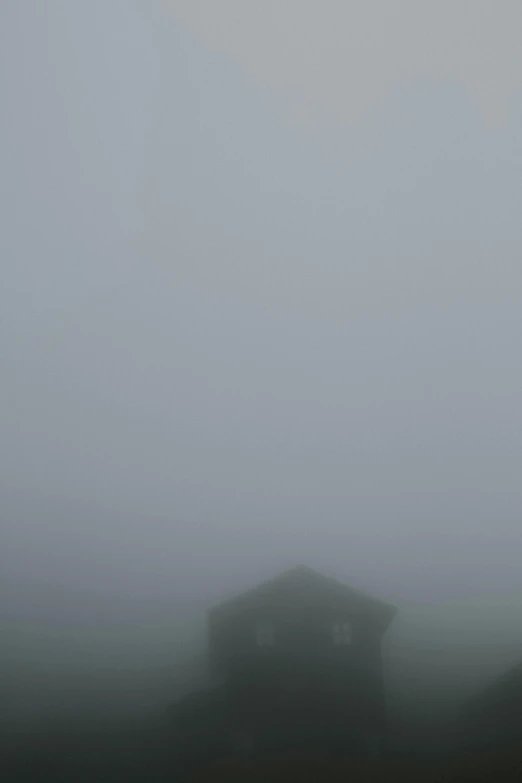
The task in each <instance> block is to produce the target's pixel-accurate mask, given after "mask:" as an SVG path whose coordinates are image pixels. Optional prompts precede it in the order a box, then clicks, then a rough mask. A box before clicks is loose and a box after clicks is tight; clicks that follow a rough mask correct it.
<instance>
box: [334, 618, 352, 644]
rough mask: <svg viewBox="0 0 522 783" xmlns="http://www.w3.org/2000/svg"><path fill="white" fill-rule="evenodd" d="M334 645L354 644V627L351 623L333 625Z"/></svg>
mask: <svg viewBox="0 0 522 783" xmlns="http://www.w3.org/2000/svg"><path fill="white" fill-rule="evenodd" d="M332 635H333V641H334V644H351V643H352V626H351V624H350V623H344V622H343V623H334V625H333V634H332Z"/></svg>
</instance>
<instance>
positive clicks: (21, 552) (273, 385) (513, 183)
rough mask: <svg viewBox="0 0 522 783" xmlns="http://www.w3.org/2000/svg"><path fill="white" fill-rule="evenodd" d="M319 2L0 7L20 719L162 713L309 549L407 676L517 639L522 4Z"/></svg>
mask: <svg viewBox="0 0 522 783" xmlns="http://www.w3.org/2000/svg"><path fill="white" fill-rule="evenodd" d="M323 5H324V7H325V8H326V7H327V10H326V11H325V12H324V14H323V11H322V10H319V4H313V3H302V4H301V3H299V4H296V3H288V4H282V8H281V12H280V13H279V10H278V4H272V3H264V4H263V8H265V7H266V8H267V9H268V10H267V11H266V14H267V15H266V16H263V13H264V12H261V11H259V10H256V8H260V6H259V5H258V4H254V3H248V2H243V3H241V9H242V10H241V13H238V6H237V4H235V3H233V2H227V3H225V2H224V3H222V4H221V3H220V4H212V3H204V2H195V0H194V1H193V0H191V3H190V7H189V4H188V3H185V2H179V3H178V2H163V3H160V2H152V0H151V1H149V2H138V0H136V1H135V2H134V1H133V2H124V1H123V0H111V1H110V2H108V1H107V0H90V2H89V3H69V2H65V0H48V1H47V2H46V3H45V4H41V3H39V2H37V1H36V0H6V2H4V3H3V4H2V9H1V11H0V22H1V23H0V37H1V38H0V58H1V65H0V78H1V82H0V90H1V105H2V112H1V115H0V116H1V126H0V128H1V129H0V156H1V170H2V177H1V194H2V196H1V198H2V209H1V212H0V214H1V224H2V228H1V232H0V265H1V272H2V274H1V285H0V313H1V332H0V346H1V350H0V359H1V363H2V368H1V371H2V390H1V394H0V421H1V439H0V444H1V471H0V492H1V497H2V545H1V554H0V557H1V573H2V599H1V600H2V616H3V618H4V623H5V639H6V643H5V645H3V652H2V657H3V658H4V662H3V663H2V666H3V668H4V673H6V674H5V676H4V683H5V692H6V693H7V699H5V700H4V703H5V704H7V712H8V715H9V716H17V717H20V716H22V717H24V716H25V717H28V718H33V717H34V716H35V715H37V714H38V715H45V714H47V713H51V712H53V711H54V712H56V711H59V710H62V711H63V710H65V711H70V710H76V711H78V712H81V711H85V710H90V709H92V708H93V707H92V704H94V707H95V708H96V709H99V705H100V704H101V703H103V705H104V710H109V709H115V710H116V709H125V710H132V711H138V710H141V709H146V710H150V709H163V706H164V705H168V704H169V703H170V702H171V701H172V699H173V698H175V696H176V695H177V694H179V693H180V692H181V691H184V690H187V689H188V688H190V687H192V686H193V684H194V683H199V682H201V681H204V679H205V664H204V620H205V611H206V608H207V607H208V606H209V605H210V604H212V603H214V602H215V601H218V600H220V599H221V598H223V597H225V596H228V595H231V594H233V593H234V592H236V591H240V590H242V589H244V588H247V587H250V586H252V585H254V584H256V583H257V582H260V581H262V580H263V579H265V578H268V577H270V576H273V575H275V574H277V573H278V572H279V571H281V570H283V569H284V568H287V567H290V566H292V565H295V564H297V563H302V562H304V563H307V564H309V565H310V566H312V567H313V568H316V569H317V570H319V571H323V572H324V573H326V574H328V575H331V576H333V577H336V578H338V579H341V580H342V581H345V582H347V583H349V584H351V585H353V586H354V587H358V588H361V589H363V590H368V591H369V592H371V593H373V594H375V595H376V596H378V597H381V598H383V599H386V600H388V601H390V602H392V603H394V604H396V605H397V606H398V607H399V610H400V611H399V614H398V615H397V619H396V621H394V625H393V627H392V628H391V629H390V633H389V638H388V639H387V652H386V655H387V658H386V660H387V666H388V668H389V678H390V683H393V687H394V688H395V689H396V691H397V692H398V691H401V692H403V691H404V689H410V692H411V693H413V692H415V693H419V692H421V691H423V689H424V685H423V684H422V683H423V682H426V681H427V680H429V681H430V682H431V683H432V685H433V684H436V687H439V684H440V681H441V680H444V682H446V683H448V682H449V681H450V680H451V681H452V682H453V681H454V682H457V681H459V682H462V677H463V672H464V671H466V672H467V679H466V683H465V688H466V689H467V691H466V692H470V693H471V692H472V691H473V690H474V688H477V687H481V686H482V684H484V683H485V682H487V681H489V678H491V677H494V676H496V675H497V674H498V673H500V672H501V671H503V670H504V668H505V667H506V666H508V665H511V664H512V663H514V662H517V661H518V660H520V659H522V625H521V623H520V616H521V614H520V613H521V611H522V582H521V576H520V547H521V544H522V525H521V509H522V483H521V482H520V473H521V457H522V437H521V424H522V420H521V412H520V399H521V393H522V368H521V364H520V360H519V353H520V350H519V342H520V329H521V326H522V324H521V315H520V312H521V309H520V291H521V290H522V288H521V287H522V270H521V267H520V253H521V249H522V242H521V234H520V225H519V223H520V220H519V208H520V204H521V203H522V177H521V167H522V141H521V140H522V133H521V130H522V101H521V81H522V69H521V68H520V65H521V64H520V56H519V47H518V45H517V44H518V42H517V41H516V40H515V38H514V36H513V31H514V30H515V29H519V26H520V22H521V21H522V19H521V16H520V14H521V12H520V7H519V5H518V4H517V3H512V2H507V0H506V2H501V1H500V0H496V2H495V3H493V2H482V3H479V2H476V3H466V2H461V3H460V4H459V3H453V4H452V8H453V5H455V6H458V13H455V16H453V14H450V11H449V4H446V3H438V4H437V8H438V9H439V10H438V11H437V15H436V16H437V18H436V19H435V21H433V20H432V21H433V25H432V35H433V38H432V39H431V38H430V39H429V40H430V47H431V48H430V47H428V49H426V46H424V45H423V43H422V42H423V41H425V40H426V35H428V34H427V32H426V21H425V20H424V19H422V20H421V19H420V18H419V16H418V14H416V13H414V12H413V10H412V8H413V6H412V4H411V3H406V2H403V3H398V4H397V16H396V18H395V20H394V21H393V25H392V26H391V27H390V33H389V35H386V34H385V33H384V32H383V30H384V21H383V18H381V15H382V13H383V8H384V6H385V5H386V4H382V3H378V2H375V3H374V4H373V5H372V9H373V11H372V13H374V16H372V17H371V19H370V17H367V16H366V15H365V14H366V12H363V9H362V8H361V7H360V4H358V3H354V4H353V6H352V5H350V4H339V3H333V2H332V3H330V4H328V3H325V4H321V9H322V8H323ZM254 6H255V8H254ZM341 6H343V8H344V10H343V8H341ZM345 6H346V7H345ZM218 7H219V8H220V9H222V10H221V11H219V12H218V11H216V9H217V8H218ZM347 8H350V9H351V10H346V9H347ZM477 8H478V9H479V12H477V13H478V15H475V11H474V10H473V9H477ZM283 9H284V10H283ZM270 14H271V16H270ZM351 14H352V15H351ZM376 19H377V20H379V19H380V20H381V21H380V22H379V23H377V22H375V20H376ZM374 23H375V30H376V32H375V35H373V33H372V30H373V27H372V25H373V24H374ZM452 24H454V26H453V27H452ZM517 24H518V27H517ZM386 29H387V28H386ZM448 30H449V33H448ZM469 30H473V31H474V33H473V36H471V34H470V36H468V31H469ZM314 31H315V32H314ZM340 31H341V32H340ZM345 31H346V38H345V36H344V32H345ZM451 31H453V32H454V36H453V38H452V37H451V35H450V33H451ZM314 35H315V36H316V37H315V38H314ZM437 36H439V37H437ZM428 38H429V35H428ZM356 40H357V41H359V42H361V41H368V42H369V43H368V45H367V46H366V45H363V43H360V45H357V46H356V45H355V41H356ZM329 41H334V42H335V46H333V45H332V52H333V53H332V54H331V56H329V55H327V52H328V51H330V50H329V48H328V42H329ZM287 42H289V44H288V47H286V43H287ZM350 42H352V44H353V45H351V44H350ZM466 42H467V43H466ZM477 42H478V43H477ZM443 47H445V48H443ZM441 51H443V52H444V54H443V55H441ZM398 52H400V53H401V54H400V56H399V54H398ZM427 52H428V53H427ZM430 52H431V54H430ZM471 659H472V660H473V663H472V664H470V660H471ZM442 662H443V663H442ZM413 673H415V675H414V674H413ZM452 678H453V679H452ZM448 687H449V686H448Z"/></svg>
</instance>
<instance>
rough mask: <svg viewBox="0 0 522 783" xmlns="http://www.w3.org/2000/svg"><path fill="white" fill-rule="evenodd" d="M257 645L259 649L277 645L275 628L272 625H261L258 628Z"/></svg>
mask: <svg viewBox="0 0 522 783" xmlns="http://www.w3.org/2000/svg"><path fill="white" fill-rule="evenodd" d="M256 644H257V646H258V647H272V646H273V645H274V644H275V628H274V626H273V625H272V623H260V624H259V625H257V626H256Z"/></svg>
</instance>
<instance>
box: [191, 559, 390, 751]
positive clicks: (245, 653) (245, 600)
mask: <svg viewBox="0 0 522 783" xmlns="http://www.w3.org/2000/svg"><path fill="white" fill-rule="evenodd" d="M395 611H396V610H395V607H393V606H391V605H390V604H388V603H385V602H383V601H380V600H377V599H375V598H373V597H371V596H368V595H366V594H364V593H361V592H359V591H357V590H354V589H352V588H350V587H348V586H346V585H344V584H342V583H340V582H337V581H336V580H334V579H330V578H327V577H325V576H322V575H321V574H319V573H317V572H315V571H313V570H312V569H310V568H307V567H304V566H299V567H297V568H293V569H291V570H290V571H286V572H285V573H283V574H281V575H280V576H278V577H277V578H275V579H273V580H270V581H268V582H265V583H263V584H261V585H260V586H258V587H255V588H254V589H251V590H249V591H248V592H245V593H242V594H241V595H238V596H237V597H234V598H232V599H230V600H227V601H225V602H223V603H221V604H219V605H217V606H214V607H213V608H211V609H210V611H209V613H208V652H209V663H210V667H211V670H212V673H213V676H214V677H215V680H216V682H217V689H214V690H213V691H212V695H210V691H209V692H208V694H209V700H210V701H211V702H212V703H213V704H216V703H218V702H219V703H220V704H221V710H222V713H221V716H222V718H221V721H218V722H219V723H220V728H221V731H222V732H225V733H227V734H228V736H229V737H234V738H235V739H236V740H237V741H238V742H241V744H242V746H243V747H251V746H252V745H254V746H256V747H263V746H272V745H274V744H275V745H278V744H282V745H284V746H285V745H288V744H289V743H290V744H294V743H296V742H297V743H301V742H307V743H308V742H312V741H315V740H319V741H327V742H337V743H339V745H340V746H342V747H346V746H347V745H348V744H353V745H357V746H359V747H360V746H361V744H362V743H365V745H366V747H368V746H370V747H372V748H374V749H377V748H378V747H379V746H381V745H382V743H383V741H384V739H385V735H386V707H385V693H384V683H383V671H382V661H381V639H382V637H383V634H384V633H385V632H386V629H387V628H388V626H389V624H390V622H391V620H392V618H393V616H394V614H395ZM218 692H219V693H220V694H221V695H220V697H219V698H218V697H217V696H216V693H218ZM192 703H193V704H194V703H195V702H194V700H193V702H192ZM203 712H204V710H203V711H202V710H201V709H200V712H199V714H200V716H202V714H203ZM201 722H202V723H203V724H205V725H208V721H206V720H205V719H202V720H201ZM215 723H216V721H215V720H214V725H215Z"/></svg>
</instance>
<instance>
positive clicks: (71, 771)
mask: <svg viewBox="0 0 522 783" xmlns="http://www.w3.org/2000/svg"><path fill="white" fill-rule="evenodd" d="M5 739H6V734H5V732H4V740H5ZM9 739H10V741H9V743H8V744H9V748H4V754H3V759H2V768H1V770H0V773H1V777H0V779H1V780H2V781H5V782H6V783H9V782H10V781H13V782H14V781H28V783H30V782H32V781H53V783H59V781H64V782H65V781H67V782H68V783H69V781H70V782H71V783H73V782H76V781H78V783H81V782H82V781H98V782H100V783H103V781H129V782H130V783H132V781H151V782H152V781H177V780H179V781H183V780H186V781H187V782H188V781H193V783H198V782H200V783H206V782H207V781H208V783H213V782H214V781H227V783H234V782H235V781H237V783H249V782H250V781H252V783H257V782H258V781H259V783H261V781H263V783H264V782H265V781H266V782H267V783H268V782H270V781H274V783H277V782H278V781H281V782H282V781H299V783H307V782H308V781H310V783H322V781H361V783H363V782H364V781H377V782H379V781H383V783H384V781H392V780H393V781H395V780H398V781H404V782H405V783H408V782H409V781H411V782H412V783H413V781H415V783H418V782H419V781H423V783H431V781H433V783H435V781H437V782H438V781H441V782H442V781H455V783H458V781H491V782H492V783H493V781H519V780H522V742H512V743H508V744H505V745H502V744H500V745H494V746H492V747H486V746H482V747H475V748H472V749H464V750H458V751H454V752H441V753H433V754H421V753H416V752H415V751H410V752H409V753H398V752H393V751H392V750H391V749H390V750H389V751H388V752H387V753H385V754H383V755H382V756H381V757H380V758H369V757H367V756H364V755H363V754H362V753H360V752H357V750H356V749H350V751H348V752H347V751H346V749H345V748H342V747H332V748H325V747H323V748H319V747H316V748H310V747H308V748H297V747H296V748H293V749H287V750H282V749H279V750H278V749H271V750H270V751H268V750H265V751H264V752H258V753H253V754H252V755H250V756H249V757H244V756H241V754H238V753H236V754H231V753H230V752H228V753H227V752H225V751H224V749H222V750H221V752H219V750H218V749H217V748H215V749H214V751H215V752H214V754H212V755H210V754H209V755H206V754H205V753H203V752H201V753H200V754H199V756H197V755H196V756H192V758H191V760H190V763H187V760H184V759H183V758H181V757H180V756H179V754H178V753H177V748H176V743H175V742H174V738H173V736H172V732H171V729H170V727H169V725H168V722H165V721H164V719H163V718H159V717H157V716H155V717H149V718H148V719H143V720H141V721H134V722H129V723H125V722H120V723H119V724H112V725H103V724H102V723H98V724H93V723H89V724H87V723H78V724H76V723H75V724H70V723H69V724H67V725H56V724H55V725H49V726H47V727H46V728H42V727H40V728H39V729H38V730H36V729H33V730H32V731H30V730H26V731H25V732H23V733H22V734H19V735H18V736H17V737H16V739H15V738H14V737H12V736H11V737H10V738H9Z"/></svg>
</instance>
